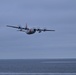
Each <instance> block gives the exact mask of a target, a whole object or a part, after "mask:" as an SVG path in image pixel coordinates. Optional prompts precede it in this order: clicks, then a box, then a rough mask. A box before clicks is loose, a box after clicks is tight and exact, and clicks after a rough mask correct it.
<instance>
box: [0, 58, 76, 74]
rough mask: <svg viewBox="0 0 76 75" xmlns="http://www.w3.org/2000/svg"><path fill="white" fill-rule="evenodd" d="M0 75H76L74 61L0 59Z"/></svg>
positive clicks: (75, 61) (75, 63)
mask: <svg viewBox="0 0 76 75" xmlns="http://www.w3.org/2000/svg"><path fill="white" fill-rule="evenodd" d="M0 75H76V59H1V60H0Z"/></svg>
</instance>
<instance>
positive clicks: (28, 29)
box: [7, 24, 55, 34]
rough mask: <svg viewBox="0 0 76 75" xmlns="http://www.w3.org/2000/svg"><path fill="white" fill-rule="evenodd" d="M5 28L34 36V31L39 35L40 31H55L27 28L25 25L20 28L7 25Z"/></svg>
mask: <svg viewBox="0 0 76 75" xmlns="http://www.w3.org/2000/svg"><path fill="white" fill-rule="evenodd" d="M7 27H12V28H17V29H19V30H18V31H22V32H25V33H26V34H34V33H35V32H36V31H38V32H39V33H41V32H42V31H44V32H45V31H55V30H48V29H40V28H38V29H36V28H28V27H27V24H26V27H24V28H23V27H21V26H10V25H7Z"/></svg>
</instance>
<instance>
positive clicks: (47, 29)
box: [36, 29, 55, 33]
mask: <svg viewBox="0 0 76 75" xmlns="http://www.w3.org/2000/svg"><path fill="white" fill-rule="evenodd" d="M36 31H39V33H40V32H41V31H44V32H45V31H55V30H49V29H36Z"/></svg>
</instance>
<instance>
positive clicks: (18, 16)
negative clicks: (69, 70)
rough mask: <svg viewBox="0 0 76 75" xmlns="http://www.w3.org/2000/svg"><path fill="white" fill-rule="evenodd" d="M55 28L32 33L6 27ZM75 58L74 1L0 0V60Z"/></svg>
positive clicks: (75, 6) (75, 2)
mask: <svg viewBox="0 0 76 75" xmlns="http://www.w3.org/2000/svg"><path fill="white" fill-rule="evenodd" d="M26 23H27V24H28V27H29V28H32V27H35V28H47V29H55V30H56V31H55V32H42V33H35V34H33V35H27V34H26V33H23V32H19V31H17V30H16V29H12V28H7V27H6V25H7V24H9V25H15V26H17V25H21V26H22V27H25V25H26ZM28 58H29V59H32V58H35V59H36V58H38V59H39V58H41V59H42V58H48V59H50V58H52V59H53V58H76V0H0V59H28Z"/></svg>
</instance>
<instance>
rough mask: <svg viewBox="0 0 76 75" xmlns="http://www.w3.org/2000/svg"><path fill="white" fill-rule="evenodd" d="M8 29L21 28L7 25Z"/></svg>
mask: <svg viewBox="0 0 76 75" xmlns="http://www.w3.org/2000/svg"><path fill="white" fill-rule="evenodd" d="M7 27H12V28H19V27H17V26H10V25H7Z"/></svg>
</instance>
